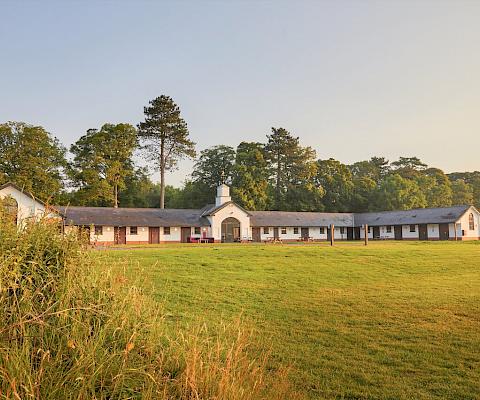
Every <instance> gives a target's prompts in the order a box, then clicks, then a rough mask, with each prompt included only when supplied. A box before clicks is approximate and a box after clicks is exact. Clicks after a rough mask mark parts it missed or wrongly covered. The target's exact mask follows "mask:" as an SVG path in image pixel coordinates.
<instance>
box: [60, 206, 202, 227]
mask: <svg viewBox="0 0 480 400" xmlns="http://www.w3.org/2000/svg"><path fill="white" fill-rule="evenodd" d="M57 209H58V210H59V211H60V212H61V213H62V214H63V215H64V216H65V222H66V223H67V224H72V225H102V226H209V225H210V223H209V222H208V220H207V219H206V218H204V217H202V210H191V209H163V210H162V209H160V208H113V207H70V206H69V207H57Z"/></svg>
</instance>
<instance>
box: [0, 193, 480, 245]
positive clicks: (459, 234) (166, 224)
mask: <svg viewBox="0 0 480 400" xmlns="http://www.w3.org/2000/svg"><path fill="white" fill-rule="evenodd" d="M5 196H10V197H12V198H14V199H15V201H16V202H17V204H18V221H19V224H20V223H22V222H21V221H24V220H25V219H28V218H31V217H32V216H35V215H41V214H42V213H43V214H44V213H45V206H44V205H43V204H42V203H41V202H38V201H37V200H35V198H34V197H33V196H31V195H29V194H26V193H24V192H23V191H22V190H21V189H20V188H18V187H17V186H15V185H13V184H6V185H3V186H1V187H0V197H5ZM56 209H57V210H58V213H59V214H60V215H61V216H62V217H63V220H64V223H65V225H66V229H69V227H83V228H84V229H85V230H87V231H89V234H90V239H91V241H92V243H96V244H105V245H108V244H142V243H146V244H147V243H152V244H154V243H166V242H168V243H173V242H194V241H208V242H242V241H253V242H262V241H276V240H278V241H321V240H329V239H330V234H331V231H332V226H333V232H334V238H335V239H336V240H361V239H363V238H364V237H365V227H367V235H368V237H369V238H370V239H396V240H479V239H480V213H479V212H478V210H477V209H476V208H475V207H472V206H454V207H444V208H425V209H415V210H408V211H384V212H372V213H323V212H290V211H247V210H244V209H243V208H242V207H240V206H239V205H237V204H235V203H234V202H233V201H232V199H231V197H230V194H229V187H228V186H226V185H221V186H219V187H218V188H217V196H216V201H215V204H212V205H208V206H205V207H204V208H202V209H163V210H162V209H158V208H110V207H56Z"/></svg>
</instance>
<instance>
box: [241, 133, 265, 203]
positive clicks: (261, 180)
mask: <svg viewBox="0 0 480 400" xmlns="http://www.w3.org/2000/svg"><path fill="white" fill-rule="evenodd" d="M232 188H233V190H232V194H233V197H234V199H235V200H236V201H237V202H238V203H239V204H240V205H242V206H243V207H245V208H247V209H249V210H265V209H266V207H267V205H268V198H269V194H268V163H267V161H266V159H265V149H264V145H263V144H262V143H255V142H242V143H240V144H239V145H238V147H237V155H236V159H235V166H234V171H233V179H232Z"/></svg>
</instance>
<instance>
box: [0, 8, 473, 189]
mask: <svg viewBox="0 0 480 400" xmlns="http://www.w3.org/2000/svg"><path fill="white" fill-rule="evenodd" d="M0 21H1V22H0V122H6V121H24V122H28V123H31V124H34V125H41V126H43V127H45V128H46V129H47V130H48V131H49V132H50V133H52V134H53V135H54V136H56V137H57V138H58V139H59V140H60V141H61V142H62V143H63V144H64V145H65V146H67V147H68V146H70V144H72V143H73V142H74V141H75V140H77V139H78V138H79V137H80V136H81V135H83V134H84V133H85V132H86V130H87V129H89V128H100V127H101V125H102V124H104V123H107V122H108V123H120V122H127V123H131V124H134V125H136V124H138V122H140V121H141V120H142V118H143V107H144V106H145V105H147V103H148V101H149V100H151V99H153V98H155V97H157V96H160V95H162V94H165V95H169V96H171V97H172V98H173V99H174V100H175V102H176V103H177V104H178V105H179V106H180V109H181V111H182V116H183V118H184V119H185V120H186V122H187V123H188V126H189V131H190V136H191V138H192V139H193V140H194V141H195V142H196V143H197V150H198V151H200V150H202V149H205V148H207V147H210V146H213V145H217V144H225V145H231V146H234V147H235V146H237V145H238V144H239V142H240V141H261V142H264V141H265V140H266V135H267V134H269V133H270V131H271V127H284V128H285V129H287V130H289V131H290V132H291V133H292V134H293V135H295V136H299V137H300V141H301V143H302V144H303V145H308V146H312V147H313V148H314V149H315V150H316V151H317V156H318V158H321V159H325V158H330V157H332V158H335V159H338V160H340V161H342V162H344V163H353V162H355V161H359V160H365V159H369V158H370V157H372V156H385V157H387V158H388V159H390V160H391V161H394V160H396V159H398V157H399V156H418V157H419V158H421V159H422V160H423V161H424V162H426V163H427V164H429V165H431V166H435V167H439V168H442V169H443V170H445V171H446V172H453V171H471V170H480V23H479V21H480V1H460V0H455V1H454V0H451V1H442V0H438V1H422V0H420V1H393V0H389V1H387V0H384V1H358V0H355V1H348V0H339V1H299V0H296V1H293V0H292V1H281V0H275V1H233V0H224V1H200V0H197V1H165V2H162V1H155V2H153V1H152V2H145V1H144V2H142V1H130V2H128V1H115V2H114V1H93V0H92V1H58V2H54V1H41V2H40V1H6V0H0ZM192 166H193V163H192V162H191V161H183V162H181V163H180V166H179V170H178V171H177V172H174V173H171V174H169V175H168V176H167V183H169V184H173V185H177V186H178V185H180V184H181V183H182V181H184V179H185V178H186V177H187V176H188V174H189V173H191V171H192ZM157 176H158V174H156V175H153V178H154V179H155V178H156V177H157Z"/></svg>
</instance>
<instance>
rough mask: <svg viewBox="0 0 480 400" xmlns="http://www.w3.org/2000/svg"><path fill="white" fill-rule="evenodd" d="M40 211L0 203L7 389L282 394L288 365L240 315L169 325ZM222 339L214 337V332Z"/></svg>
mask: <svg viewBox="0 0 480 400" xmlns="http://www.w3.org/2000/svg"><path fill="white" fill-rule="evenodd" d="M113 271H114V269H112V268H110V267H109V266H107V265H102V264H101V263H100V262H98V261H93V258H92V257H90V256H89V253H88V251H87V250H86V249H85V247H84V246H82V243H81V241H79V239H78V238H77V237H76V235H73V234H69V235H62V234H61V233H60V229H59V227H58V226H57V225H56V224H54V223H51V222H49V221H48V220H42V221H39V222H32V223H29V224H27V225H26V226H25V227H23V228H22V229H18V228H17V227H16V225H15V223H14V221H12V219H11V218H9V216H8V213H6V212H5V209H3V208H2V207H1V206H0V302H1V304H2V307H1V308H0V398H8V399H10V398H12V399H13V398H15V399H29V398H31V399H42V400H43V399H66V398H68V399H124V398H129V399H130V398H142V399H172V398H176V399H262V398H268V399H274V398H278V399H282V398H291V397H292V395H293V394H292V393H290V392H289V386H288V380H287V373H286V371H279V372H277V373H267V366H266V365H267V359H268V357H267V355H266V354H264V355H262V356H261V357H260V358H256V359H252V358H251V357H250V356H249V352H248V348H249V345H250V342H251V340H252V333H251V332H249V331H248V330H245V329H244V328H243V327H242V324H241V323H240V322H237V323H235V324H232V325H226V326H224V327H223V328H222V330H220V331H219V332H214V333H215V334H214V335H212V333H211V332H205V331H204V329H205V328H202V327H197V328H192V329H191V330H189V331H180V330H178V331H176V332H175V334H174V335H173V337H172V334H171V331H170V333H169V334H167V330H166V326H165V323H164V321H163V317H162V315H161V313H160V312H159V311H158V310H159V309H160V308H159V306H158V304H156V303H155V302H154V300H153V299H151V298H150V297H148V296H146V295H145V294H144V293H143V292H142V290H141V289H140V286H138V285H135V282H129V281H128V280H127V279H126V277H125V276H124V275H122V274H118V273H114V272H113ZM213 338H214V339H213Z"/></svg>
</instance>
